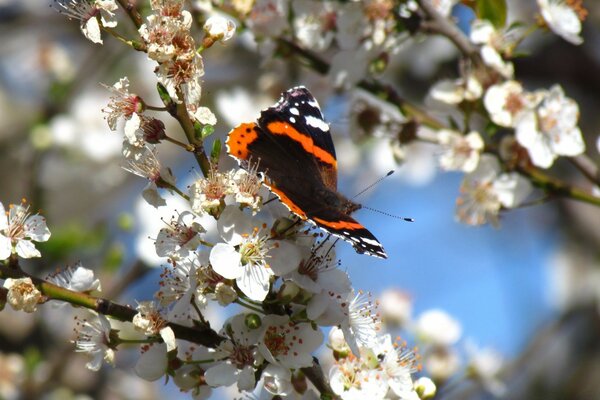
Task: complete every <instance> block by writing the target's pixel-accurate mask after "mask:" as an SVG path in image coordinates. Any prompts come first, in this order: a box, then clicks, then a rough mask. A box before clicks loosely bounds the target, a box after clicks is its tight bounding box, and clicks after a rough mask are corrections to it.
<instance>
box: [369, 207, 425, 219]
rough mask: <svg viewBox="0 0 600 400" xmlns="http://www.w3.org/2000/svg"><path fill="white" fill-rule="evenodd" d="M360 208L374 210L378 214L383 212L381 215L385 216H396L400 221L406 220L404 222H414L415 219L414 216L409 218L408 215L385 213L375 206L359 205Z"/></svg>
mask: <svg viewBox="0 0 600 400" xmlns="http://www.w3.org/2000/svg"><path fill="white" fill-rule="evenodd" d="M361 208H364V209H365V210H369V211H374V212H376V213H379V214H383V215H385V216H387V217H392V218H396V219H401V220H402V221H406V222H415V219H414V218H409V217H401V216H399V215H394V214H390V213H387V212H385V211H381V210H377V209H376V208H371V207H367V206H361Z"/></svg>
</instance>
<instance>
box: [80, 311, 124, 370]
mask: <svg viewBox="0 0 600 400" xmlns="http://www.w3.org/2000/svg"><path fill="white" fill-rule="evenodd" d="M93 317H94V318H93V319H92V320H87V319H83V320H80V319H78V318H76V324H77V327H76V328H75V330H76V332H77V339H75V341H74V343H75V351H77V352H82V353H88V354H89V355H91V356H92V360H91V361H89V362H88V363H87V364H86V365H85V366H86V367H87V368H88V369H90V370H92V371H98V370H99V369H100V367H101V366H102V361H103V360H104V361H106V362H108V363H109V364H114V359H115V352H114V350H113V347H112V346H111V340H110V335H111V326H110V322H109V320H108V319H107V318H106V317H105V316H104V315H102V314H94V316H93Z"/></svg>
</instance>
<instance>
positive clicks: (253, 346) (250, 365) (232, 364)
mask: <svg viewBox="0 0 600 400" xmlns="http://www.w3.org/2000/svg"><path fill="white" fill-rule="evenodd" d="M245 319H246V315H245V314H238V315H236V316H234V317H232V318H230V319H229V320H227V321H226V322H225V323H224V324H223V329H222V330H221V335H223V336H227V337H228V339H227V340H225V341H223V342H221V343H220V344H219V346H218V347H217V348H216V349H215V352H214V354H213V357H214V358H215V359H218V360H221V361H220V362H218V363H216V364H215V365H213V366H210V367H208V368H207V369H206V373H205V379H206V383H207V384H208V385H210V386H213V387H216V386H231V385H233V384H234V383H237V387H238V389H239V390H251V389H252V388H254V385H255V383H256V381H255V377H254V373H255V369H254V364H255V361H256V360H257V357H258V350H257V342H258V339H259V336H260V334H261V330H260V329H252V328H248V327H247V326H246V324H245Z"/></svg>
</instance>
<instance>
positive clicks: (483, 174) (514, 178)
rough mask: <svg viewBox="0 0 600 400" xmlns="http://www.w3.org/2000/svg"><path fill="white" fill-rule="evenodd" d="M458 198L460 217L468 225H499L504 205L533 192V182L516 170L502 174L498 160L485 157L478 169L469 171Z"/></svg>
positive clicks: (514, 202)
mask: <svg viewBox="0 0 600 400" xmlns="http://www.w3.org/2000/svg"><path fill="white" fill-rule="evenodd" d="M460 191H461V195H460V197H459V198H458V200H457V201H456V216H457V218H458V220H459V221H461V222H464V223H466V224H468V225H482V224H485V223H486V222H491V223H492V224H493V225H497V224H498V213H499V212H500V208H501V207H506V208H513V207H516V206H518V205H519V204H521V203H522V202H523V200H525V198H527V196H529V194H530V193H531V191H532V186H531V183H530V182H529V181H528V180H527V179H525V178H524V177H522V176H521V175H520V174H518V173H516V172H510V173H502V172H501V170H500V164H499V162H498V160H497V159H496V158H495V157H494V156H491V155H487V154H484V155H483V156H481V159H480V161H479V164H478V165H477V168H476V169H475V170H474V171H473V172H471V173H469V174H467V175H466V176H465V178H464V180H463V183H462V185H461V188H460Z"/></svg>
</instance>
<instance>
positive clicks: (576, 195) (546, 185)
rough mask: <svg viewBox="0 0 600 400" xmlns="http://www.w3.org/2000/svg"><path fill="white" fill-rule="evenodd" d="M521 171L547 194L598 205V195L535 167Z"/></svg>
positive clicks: (599, 204) (599, 203) (599, 200)
mask: <svg viewBox="0 0 600 400" xmlns="http://www.w3.org/2000/svg"><path fill="white" fill-rule="evenodd" d="M522 172H523V173H524V174H525V175H526V176H529V177H530V178H531V182H532V183H533V185H534V186H536V187H539V188H540V189H542V190H544V191H546V192H547V193H548V194H549V195H552V196H558V197H567V198H571V199H575V200H579V201H582V202H584V203H588V204H593V205H595V206H600V197H596V196H593V195H592V194H590V193H588V192H586V191H584V190H582V189H579V188H576V187H573V186H570V185H567V184H566V183H564V182H561V181H559V180H557V179H555V178H552V177H550V176H547V175H546V174H544V173H542V172H541V171H539V170H537V169H535V168H528V169H526V170H523V171H522Z"/></svg>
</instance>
